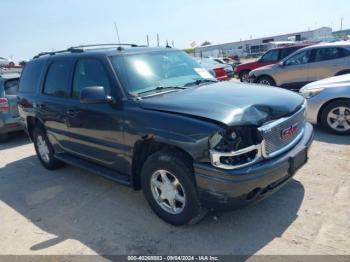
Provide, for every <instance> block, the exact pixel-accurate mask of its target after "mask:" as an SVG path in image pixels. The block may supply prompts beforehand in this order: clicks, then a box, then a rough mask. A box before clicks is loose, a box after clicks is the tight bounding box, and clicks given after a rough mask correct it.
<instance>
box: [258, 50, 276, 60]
mask: <svg viewBox="0 0 350 262" xmlns="http://www.w3.org/2000/svg"><path fill="white" fill-rule="evenodd" d="M278 53H279V51H278V50H271V51H268V52H267V53H266V54H265V55H263V56H262V57H261V59H260V61H261V62H276V61H278Z"/></svg>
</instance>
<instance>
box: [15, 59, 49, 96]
mask: <svg viewBox="0 0 350 262" xmlns="http://www.w3.org/2000/svg"><path fill="white" fill-rule="evenodd" d="M43 66H44V60H33V61H30V62H29V63H27V64H26V65H25V67H24V69H23V72H22V74H21V79H20V81H19V91H20V92H23V93H34V92H35V90H36V88H37V87H38V85H39V81H40V76H41V72H42V69H43Z"/></svg>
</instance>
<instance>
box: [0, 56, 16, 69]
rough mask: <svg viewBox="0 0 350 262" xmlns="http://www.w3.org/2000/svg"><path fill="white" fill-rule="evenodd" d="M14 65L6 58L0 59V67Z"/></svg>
mask: <svg viewBox="0 0 350 262" xmlns="http://www.w3.org/2000/svg"><path fill="white" fill-rule="evenodd" d="M14 66H15V63H14V62H13V61H11V60H8V59H6V58H3V57H0V67H14Z"/></svg>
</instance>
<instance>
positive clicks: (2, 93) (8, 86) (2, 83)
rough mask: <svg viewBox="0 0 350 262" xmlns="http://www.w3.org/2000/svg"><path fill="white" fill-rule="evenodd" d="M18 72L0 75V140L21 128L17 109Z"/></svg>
mask: <svg viewBox="0 0 350 262" xmlns="http://www.w3.org/2000/svg"><path fill="white" fill-rule="evenodd" d="M18 81H19V75H18V74H3V75H0V142H3V141H5V140H6V139H7V136H8V134H9V133H12V132H15V131H19V130H21V129H22V127H21V125H20V121H19V114H18V109H17V98H16V94H17V89H18Z"/></svg>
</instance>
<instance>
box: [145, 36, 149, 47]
mask: <svg viewBox="0 0 350 262" xmlns="http://www.w3.org/2000/svg"><path fill="white" fill-rule="evenodd" d="M146 39H147V46H149V37H148V35H146Z"/></svg>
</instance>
